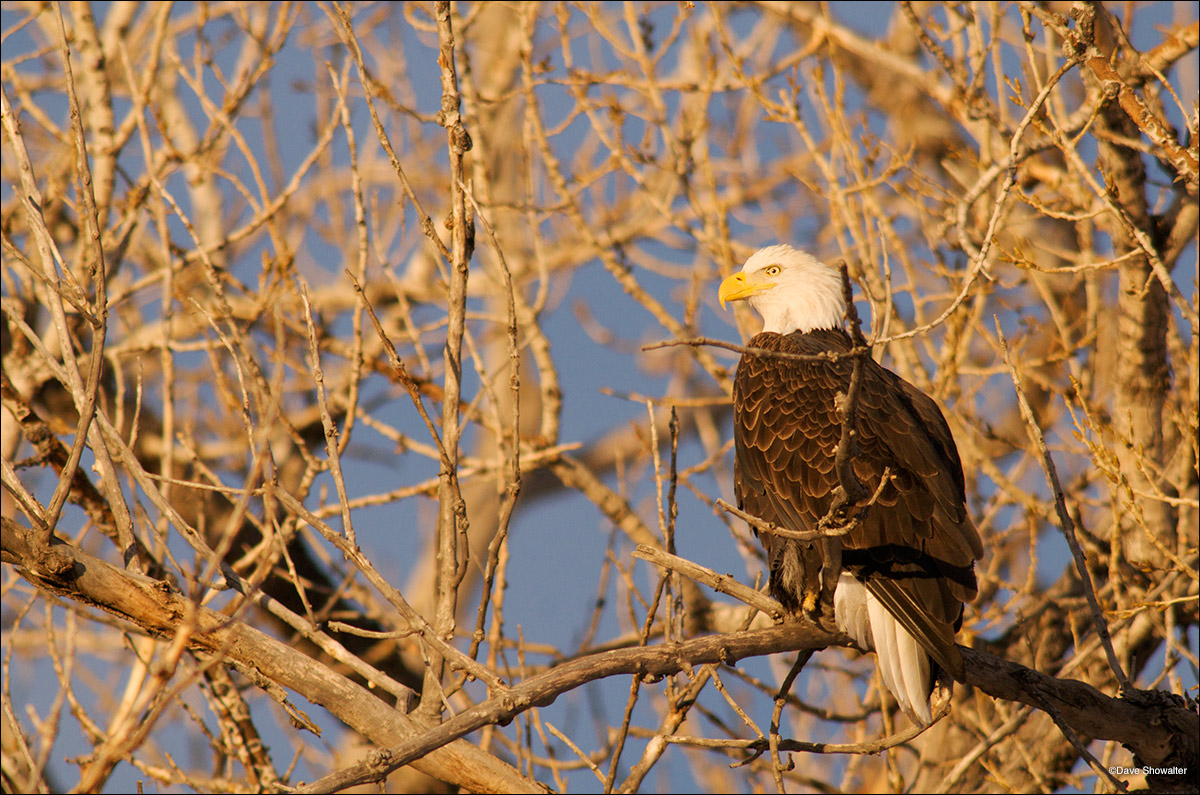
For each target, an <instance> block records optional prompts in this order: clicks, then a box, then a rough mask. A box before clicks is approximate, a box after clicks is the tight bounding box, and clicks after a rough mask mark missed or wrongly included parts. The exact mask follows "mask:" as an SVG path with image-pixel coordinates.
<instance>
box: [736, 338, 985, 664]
mask: <svg viewBox="0 0 1200 795" xmlns="http://www.w3.org/2000/svg"><path fill="white" fill-rule="evenodd" d="M749 346H750V347H758V348H765V349H767V350H775V351H785V352H790V353H803V354H816V353H820V352H822V351H839V352H844V351H847V350H849V349H850V347H851V346H850V340H849V338H848V337H847V336H846V335H845V334H844V333H843V332H841V331H817V332H810V333H808V334H792V335H789V336H786V337H785V336H781V335H779V334H771V333H765V334H759V335H758V336H756V337H754V338H753V339H751V340H750V342H749ZM852 366H853V365H852V363H851V362H850V361H849V360H842V361H839V362H797V361H787V360H781V359H774V358H767V357H755V356H752V355H746V356H743V357H742V361H741V363H740V364H739V365H738V372H737V377H736V379H735V383H734V418H735V419H734V441H735V466H734V474H735V478H734V483H735V488H736V491H737V497H738V501H739V503H740V504H741V505H742V508H743V510H746V511H748V512H750V513H752V514H755V515H757V516H759V517H761V518H763V519H765V520H766V521H769V522H772V523H775V524H778V525H780V526H782V527H786V528H789V529H794V530H809V529H813V528H814V527H815V526H816V524H817V522H818V521H819V520H820V518H821V517H822V516H824V515H825V514H826V512H827V511H828V509H829V505H830V503H831V501H832V494H833V490H834V489H835V488H836V487H837V485H838V481H837V474H836V472H835V471H834V454H835V451H836V448H837V444H838V441H839V439H840V435H841V425H840V419H839V417H838V414H837V402H838V394H839V392H840V393H845V392H846V390H847V388H848V386H849V383H850V373H851V369H852ZM857 420H858V430H859V450H858V454H857V455H856V456H855V458H854V464H853V466H854V472H855V475H857V477H858V478H859V480H860V481H862V483H863V485H864V486H866V488H867V489H868V491H870V492H871V493H874V491H875V490H876V487H877V486H878V485H879V482H880V479H881V477H882V476H883V474H884V473H885V471H886V472H887V473H888V476H889V482H888V483H887V484H886V485H885V486H884V488H883V491H882V492H881V494H880V497H879V499H878V501H877V502H876V504H874V505H872V506H871V507H870V508H869V509H868V510H867V513H866V516H865V517H864V519H863V522H862V524H861V525H860V526H859V527H858V528H857V529H856V530H855V531H854V532H852V533H850V534H848V535H847V536H846V537H844V538H843V546H844V552H843V566H844V567H845V568H846V569H848V570H850V571H851V572H853V573H854V574H855V576H857V577H858V578H859V579H860V580H862V581H863V582H864V583H865V585H866V587H867V588H868V589H869V590H870V591H871V593H872V594H874V595H875V596H876V598H878V599H879V600H880V601H881V602H882V603H883V605H884V606H885V607H886V608H887V610H888V612H889V613H891V614H892V615H893V616H894V617H895V618H896V620H897V621H898V622H899V623H900V624H901V625H903V626H904V628H905V629H907V630H908V631H909V632H910V633H912V635H913V636H914V637H915V638H917V639H918V641H919V642H920V643H921V645H922V646H924V647H925V648H926V650H927V651H929V653H930V654H931V655H932V656H933V657H934V659H936V660H937V661H938V663H939V664H940V665H942V667H943V668H945V669H946V670H948V671H950V672H951V673H952V674H953V675H955V676H957V677H959V678H961V676H962V673H963V671H962V660H961V658H960V656H959V654H958V651H957V649H956V648H955V646H954V634H955V631H956V629H957V626H958V624H959V622H960V620H961V615H962V604H963V602H966V601H970V600H971V599H973V598H974V597H975V593H976V585H975V575H974V571H973V564H974V561H975V559H976V558H978V557H980V556H981V555H982V545H981V544H980V541H979V536H978V534H977V533H976V531H975V527H974V525H973V524H972V522H971V519H970V516H969V515H968V513H967V510H966V504H965V496H964V487H963V474H962V465H961V463H960V461H959V458H958V453H957V450H956V448H955V446H954V440H953V437H952V436H951V434H950V429H949V427H948V426H947V425H946V420H945V418H944V417H943V416H942V413H941V411H940V410H939V409H938V407H937V404H936V403H934V402H933V400H931V399H930V398H929V397H928V396H927V395H925V394H924V393H922V392H921V391H920V390H918V389H917V388H916V387H914V386H912V385H911V384H909V383H908V382H906V381H904V380H903V379H901V378H900V377H899V376H897V375H895V374H894V373H892V372H890V371H888V370H886V369H884V368H883V367H881V366H879V365H878V364H876V363H875V362H874V361H872V360H868V361H867V363H866V367H865V369H864V373H863V383H862V388H861V392H860V398H859V411H858V416H857ZM763 544H764V546H765V547H766V549H767V553H768V562H769V563H770V566H771V573H772V592H773V594H774V595H775V596H776V598H778V599H780V601H782V602H784V604H785V605H789V606H794V605H796V604H799V603H800V602H802V601H803V599H804V597H805V594H810V593H811V590H810V589H811V587H812V583H813V581H814V578H815V577H817V576H819V566H820V563H821V560H820V555H819V549H815V548H813V547H812V546H808V547H805V545H803V544H799V545H798V543H797V542H795V541H789V540H784V539H780V538H778V537H776V536H768V537H765V538H764V539H763ZM789 561H791V565H792V566H793V567H797V566H798V567H799V569H800V571H799V573H797V572H796V571H788V570H786V569H785V568H783V566H784V564H785V563H788V562H789ZM777 568H778V569H779V571H778V572H777ZM789 592H790V593H789Z"/></svg>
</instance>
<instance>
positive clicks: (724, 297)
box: [717, 271, 775, 309]
mask: <svg viewBox="0 0 1200 795" xmlns="http://www.w3.org/2000/svg"><path fill="white" fill-rule="evenodd" d="M774 286H775V282H757V283H750V282H747V281H746V274H744V273H742V272H741V271H738V272H737V273H735V274H733V275H732V276H730V277H729V278H728V279H726V280H725V281H723V282H721V286H720V288H719V289H718V290H717V300H718V301H720V302H721V308H722V309H724V308H725V302H726V301H740V300H742V299H743V298H749V297H750V296H752V295H757V294H758V293H761V292H762V291H764V290H770V289H771V288H772V287H774Z"/></svg>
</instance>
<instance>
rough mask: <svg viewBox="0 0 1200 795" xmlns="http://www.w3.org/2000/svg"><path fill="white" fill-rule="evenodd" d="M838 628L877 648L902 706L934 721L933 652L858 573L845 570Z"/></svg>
mask: <svg viewBox="0 0 1200 795" xmlns="http://www.w3.org/2000/svg"><path fill="white" fill-rule="evenodd" d="M833 606H834V618H835V620H836V621H837V625H838V629H840V630H841V631H842V632H845V633H846V634H847V635H849V636H850V637H852V638H854V640H855V642H857V643H858V645H859V646H862V647H863V648H865V649H873V650H874V651H875V656H876V658H877V660H878V665H879V675H880V676H881V677H883V684H884V686H885V687H887V689H888V691H890V692H891V694H892V695H893V696H895V698H896V701H897V703H899V704H900V708H901V709H903V710H904V711H905V713H907V714H908V715H909V716H910V717H913V718H915V719H917V720H919V721H921V722H922V723H925V724H929V723H932V722H933V714H932V712H931V711H930V709H929V691H930V689H931V688H932V686H933V678H932V671H931V670H930V663H929V654H928V653H927V652H926V651H925V649H924V648H922V647H921V644H920V643H918V642H917V639H916V638H914V637H913V636H912V635H911V634H910V633H909V631H908V630H907V629H905V628H904V627H902V626H901V625H900V623H899V622H898V621H896V619H894V618H892V614H891V613H889V612H888V611H887V608H885V607H884V606H883V604H882V603H881V602H880V601H879V600H878V599H876V598H875V597H874V596H872V595H871V593H870V591H868V590H867V589H866V587H865V586H864V585H863V584H862V583H861V582H859V581H858V580H857V579H856V578H855V577H854V575H852V574H850V573H848V572H843V573H842V576H841V577H840V578H839V579H838V586H837V590H836V591H834V596H833Z"/></svg>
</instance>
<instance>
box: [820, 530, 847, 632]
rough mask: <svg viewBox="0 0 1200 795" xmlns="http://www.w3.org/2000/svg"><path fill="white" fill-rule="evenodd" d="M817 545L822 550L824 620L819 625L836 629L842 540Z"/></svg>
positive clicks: (831, 540)
mask: <svg viewBox="0 0 1200 795" xmlns="http://www.w3.org/2000/svg"><path fill="white" fill-rule="evenodd" d="M817 543H818V546H819V548H820V550H821V578H820V581H821V593H820V605H821V619H823V620H819V621H818V623H819V624H821V625H822V626H825V627H827V628H829V627H836V626H837V620H836V617H835V616H834V592H835V591H836V590H837V586H838V580H839V579H841V576H842V539H841V538H824V539H821V540H820V541H819V542H817Z"/></svg>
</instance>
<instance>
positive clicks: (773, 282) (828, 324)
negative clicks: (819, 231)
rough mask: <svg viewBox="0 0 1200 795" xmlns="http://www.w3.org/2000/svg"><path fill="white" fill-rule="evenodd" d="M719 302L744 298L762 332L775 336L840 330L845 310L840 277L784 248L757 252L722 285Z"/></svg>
mask: <svg viewBox="0 0 1200 795" xmlns="http://www.w3.org/2000/svg"><path fill="white" fill-rule="evenodd" d="M717 298H718V299H719V300H720V301H721V306H725V302H726V301H740V300H742V299H743V298H744V299H746V300H747V301H749V302H750V306H752V307H754V311H756V312H758V314H760V315H762V319H763V331H774V332H775V333H777V334H791V333H792V332H793V331H800V332H809V331H816V330H817V329H833V328H839V327H841V324H842V318H843V317H844V315H845V312H846V302H845V301H844V300H843V299H842V277H841V275H840V274H839V273H838V272H837V271H836V270H834V269H833V268H831V267H829V266H828V265H826V264H825V263H823V262H820V261H818V260H817V259H816V258H814V257H813V256H812V255H811V254H808V253H806V252H803V251H797V250H796V249H794V248H792V247H791V246H788V245H782V246H768V247H767V248H762V249H759V250H758V251H756V252H755V253H754V254H753V255H752V256H751V257H750V259H748V260H746V264H745V265H743V266H742V269H741V270H740V271H739V272H737V273H735V274H733V275H732V276H730V277H729V278H728V279H726V280H725V281H723V282H721V288H720V290H719V291H718V292H717Z"/></svg>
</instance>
